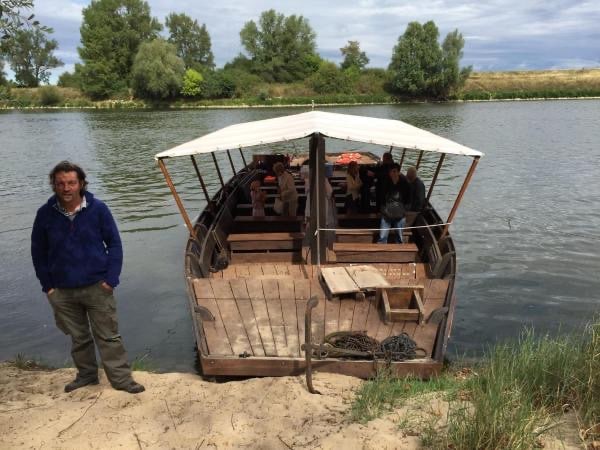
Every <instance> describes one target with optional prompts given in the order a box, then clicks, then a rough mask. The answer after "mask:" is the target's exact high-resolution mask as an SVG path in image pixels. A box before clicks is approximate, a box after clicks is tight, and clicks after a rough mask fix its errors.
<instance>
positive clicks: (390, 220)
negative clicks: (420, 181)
mask: <svg viewBox="0 0 600 450" xmlns="http://www.w3.org/2000/svg"><path fill="white" fill-rule="evenodd" d="M389 177H390V179H389V181H388V183H387V184H386V191H385V195H384V198H383V203H382V205H381V225H380V226H379V228H380V230H379V240H378V241H377V243H379V244H387V241H388V235H389V233H390V228H397V230H396V241H397V242H398V243H402V228H404V227H405V226H406V218H405V217H404V216H405V215H406V210H405V208H404V203H405V199H404V198H403V197H402V192H403V190H404V183H403V182H402V180H401V179H400V165H398V164H392V166H391V168H390V172H389Z"/></svg>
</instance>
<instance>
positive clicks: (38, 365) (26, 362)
mask: <svg viewBox="0 0 600 450" xmlns="http://www.w3.org/2000/svg"><path fill="white" fill-rule="evenodd" d="M9 363H10V364H12V365H13V366H15V367H16V368H17V369H21V370H43V371H52V370H56V367H53V366H51V365H49V364H46V363H45V362H43V361H42V360H40V359H35V358H28V357H27V356H25V355H23V354H22V353H17V355H16V356H15V357H14V359H12V360H10V361H9Z"/></svg>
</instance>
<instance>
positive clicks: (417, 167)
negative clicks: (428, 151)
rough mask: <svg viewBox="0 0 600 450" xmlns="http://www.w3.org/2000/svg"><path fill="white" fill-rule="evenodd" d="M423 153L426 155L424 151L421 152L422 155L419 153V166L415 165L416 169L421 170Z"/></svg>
mask: <svg viewBox="0 0 600 450" xmlns="http://www.w3.org/2000/svg"><path fill="white" fill-rule="evenodd" d="M423 153H425V152H424V151H423V150H421V153H419V158H418V159H417V164H415V169H417V170H419V166H420V165H421V159H423Z"/></svg>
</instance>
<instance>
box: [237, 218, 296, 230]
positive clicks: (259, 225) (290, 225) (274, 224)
mask: <svg viewBox="0 0 600 450" xmlns="http://www.w3.org/2000/svg"><path fill="white" fill-rule="evenodd" d="M303 222H304V216H262V217H254V216H236V217H235V218H234V219H233V229H232V233H234V234H235V233H260V232H266V233H273V232H288V233H289V232H300V231H302V223H303Z"/></svg>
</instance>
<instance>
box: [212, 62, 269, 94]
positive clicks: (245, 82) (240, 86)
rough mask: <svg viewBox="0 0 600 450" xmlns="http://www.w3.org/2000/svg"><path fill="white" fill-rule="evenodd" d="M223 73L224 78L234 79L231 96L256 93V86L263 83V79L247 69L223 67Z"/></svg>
mask: <svg viewBox="0 0 600 450" xmlns="http://www.w3.org/2000/svg"><path fill="white" fill-rule="evenodd" d="M222 72H223V74H224V76H225V77H226V79H230V80H234V87H235V89H234V92H233V94H232V95H231V97H237V98H241V97H249V96H252V95H254V94H256V91H257V89H256V88H257V86H258V85H260V84H263V83H264V82H263V80H262V79H261V78H260V77H259V76H258V75H256V74H253V73H250V72H248V71H247V70H243V69H237V68H224V69H223V71H222Z"/></svg>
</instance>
